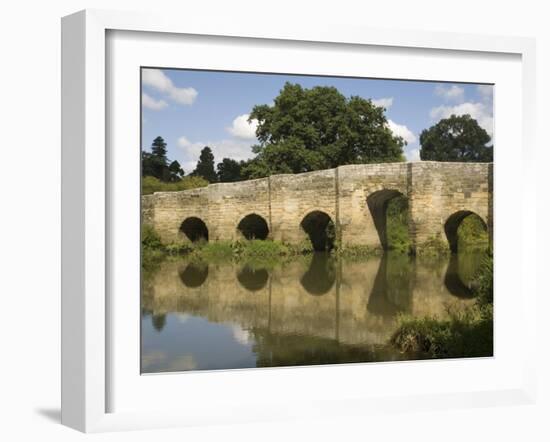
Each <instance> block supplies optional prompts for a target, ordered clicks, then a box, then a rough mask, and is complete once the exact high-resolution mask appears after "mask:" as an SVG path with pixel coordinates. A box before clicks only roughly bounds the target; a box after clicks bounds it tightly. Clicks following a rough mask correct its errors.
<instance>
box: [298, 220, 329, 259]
mask: <svg viewBox="0 0 550 442" xmlns="http://www.w3.org/2000/svg"><path fill="white" fill-rule="evenodd" d="M300 227H301V228H302V230H303V231H304V232H305V233H306V234H307V235H308V237H309V240H310V241H311V244H312V246H313V250H315V251H316V252H326V251H330V250H332V249H333V248H334V245H335V244H334V243H335V240H336V233H335V232H336V227H335V225H334V221H333V220H332V218H331V217H330V215H328V214H327V213H326V212H323V211H321V210H313V211H311V212H309V213H308V214H307V215H306V216H304V218H303V219H302V221H301V222H300Z"/></svg>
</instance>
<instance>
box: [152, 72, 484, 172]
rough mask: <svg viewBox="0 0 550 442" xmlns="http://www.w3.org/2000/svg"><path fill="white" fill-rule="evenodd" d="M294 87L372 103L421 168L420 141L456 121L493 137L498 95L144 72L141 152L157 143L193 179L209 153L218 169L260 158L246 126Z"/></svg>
mask: <svg viewBox="0 0 550 442" xmlns="http://www.w3.org/2000/svg"><path fill="white" fill-rule="evenodd" d="M287 81H290V82H292V83H299V84H301V85H302V86H303V87H305V88H311V87H314V86H325V85H326V86H335V87H336V88H337V89H338V90H339V91H340V92H341V93H342V94H344V95H345V96H346V97H349V96H351V95H359V96H361V97H363V98H370V99H372V100H373V102H374V103H375V104H378V105H381V106H383V107H385V108H386V116H387V119H388V122H389V123H388V124H389V126H390V129H392V131H393V132H394V133H396V134H398V135H400V136H402V137H403V138H404V139H405V140H406V141H407V142H408V144H407V146H405V154H406V156H407V159H408V160H410V161H417V160H418V159H419V157H418V150H419V140H418V138H419V135H420V133H421V132H422V130H423V129H426V128H428V127H430V126H432V125H433V124H435V123H437V121H439V120H440V119H441V118H446V117H448V116H450V115H451V114H453V113H454V114H457V115H461V114H470V115H471V116H472V117H473V118H475V119H476V120H477V121H478V123H479V124H480V125H481V127H483V128H484V129H485V130H487V132H488V133H489V135H491V136H492V134H493V87H492V86H486V85H476V84H463V83H436V82H420V81H406V80H378V79H366V78H342V77H316V76H297V75H280V74H255V73H239V72H235V73H233V72H213V71H192V70H177V69H149V68H147V69H146V68H144V69H142V122H143V124H142V144H143V145H142V148H143V149H145V150H147V151H150V146H151V142H152V141H153V139H154V138H155V137H157V136H158V135H160V136H162V137H163V138H164V140H165V141H166V143H167V144H168V158H170V159H171V160H174V159H175V160H178V161H179V162H180V164H181V165H182V167H183V169H184V171H185V173H186V174H188V173H190V172H192V171H193V169H194V168H195V165H196V162H197V160H198V157H199V154H200V151H201V149H202V148H203V147H204V146H206V145H208V146H210V147H211V148H212V151H213V152H214V156H215V160H216V162H219V161H221V160H222V158H224V157H231V158H234V159H237V160H241V159H247V158H251V157H253V154H252V152H251V149H250V147H251V146H252V145H253V144H255V143H256V142H257V140H256V138H255V135H254V129H255V127H254V124H252V125H251V124H249V123H248V122H247V121H246V120H247V118H248V114H249V113H250V111H251V110H252V108H253V107H254V105H256V104H271V103H272V102H273V99H274V98H275V97H276V96H277V95H278V94H279V91H280V90H281V88H282V87H283V85H284V84H285V82H287Z"/></svg>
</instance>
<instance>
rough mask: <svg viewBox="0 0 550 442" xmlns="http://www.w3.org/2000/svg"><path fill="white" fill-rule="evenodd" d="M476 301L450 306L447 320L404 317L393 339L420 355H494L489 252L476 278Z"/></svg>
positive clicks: (491, 259)
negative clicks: (464, 306)
mask: <svg viewBox="0 0 550 442" xmlns="http://www.w3.org/2000/svg"><path fill="white" fill-rule="evenodd" d="M476 280H477V281H476V283H475V284H474V286H475V287H476V296H477V298H476V303H475V305H474V306H472V307H469V308H467V309H466V310H465V311H462V312H457V311H454V310H453V309H451V308H450V309H449V312H448V313H449V315H448V318H446V319H438V318H430V317H427V318H414V317H409V316H402V317H400V318H399V326H398V329H397V331H396V332H395V333H394V335H393V336H392V338H391V340H390V342H391V344H392V345H394V346H395V347H397V348H398V349H399V350H401V351H403V352H410V353H414V354H416V355H418V356H419V357H421V358H460V357H481V356H492V354H493V258H492V256H491V255H487V257H486V259H485V261H484V263H483V264H482V266H481V269H480V271H479V273H478V275H477V277H476Z"/></svg>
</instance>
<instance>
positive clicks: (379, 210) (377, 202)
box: [367, 189, 408, 250]
mask: <svg viewBox="0 0 550 442" xmlns="http://www.w3.org/2000/svg"><path fill="white" fill-rule="evenodd" d="M397 197H403V198H406V196H405V195H403V193H401V192H400V191H399V190H395V189H382V190H377V191H376V192H373V193H371V194H370V195H369V196H368V197H367V206H368V208H369V211H370V213H371V216H372V220H373V222H374V227H375V228H376V232H377V233H378V238H379V239H380V244H381V246H382V248H383V249H384V250H387V249H388V235H387V216H386V212H387V209H388V204H389V202H390V201H391V200H392V199H394V198H397ZM407 203H408V200H407Z"/></svg>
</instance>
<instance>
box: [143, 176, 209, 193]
mask: <svg viewBox="0 0 550 442" xmlns="http://www.w3.org/2000/svg"><path fill="white" fill-rule="evenodd" d="M205 186H208V181H206V180H205V179H204V178H202V177H200V176H185V177H183V178H182V179H181V180H179V181H174V182H171V183H166V182H164V181H161V180H159V179H158V178H155V177H153V176H145V177H143V178H142V179H141V194H142V195H151V194H152V193H155V192H175V191H180V190H189V189H196V188H197V187H205Z"/></svg>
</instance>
